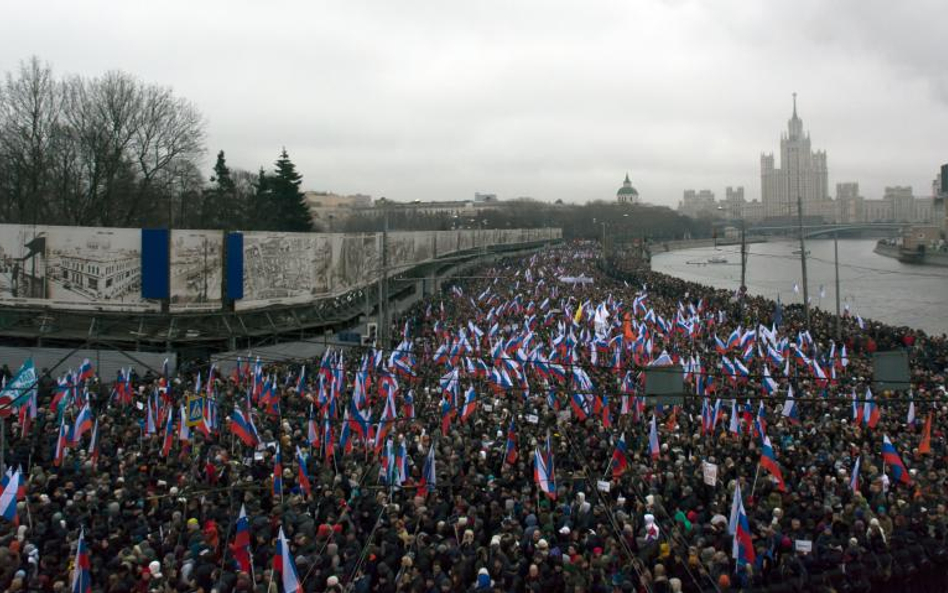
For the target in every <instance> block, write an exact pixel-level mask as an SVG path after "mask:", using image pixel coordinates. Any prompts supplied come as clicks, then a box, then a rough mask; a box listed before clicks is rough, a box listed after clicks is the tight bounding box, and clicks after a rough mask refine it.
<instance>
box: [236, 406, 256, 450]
mask: <svg viewBox="0 0 948 593" xmlns="http://www.w3.org/2000/svg"><path fill="white" fill-rule="evenodd" d="M230 430H231V432H233V433H234V435H235V436H236V437H237V438H239V439H240V440H241V441H243V443H244V444H245V445H247V446H248V447H256V446H257V444H258V443H259V442H260V436H259V435H258V434H257V428H256V427H255V426H254V425H253V420H252V419H250V418H248V417H247V416H245V415H244V413H243V411H242V410H241V409H240V408H234V413H233V414H231V417H230Z"/></svg>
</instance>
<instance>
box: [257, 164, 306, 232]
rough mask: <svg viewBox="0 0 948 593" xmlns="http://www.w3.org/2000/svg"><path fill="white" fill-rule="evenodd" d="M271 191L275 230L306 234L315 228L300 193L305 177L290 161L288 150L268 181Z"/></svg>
mask: <svg viewBox="0 0 948 593" xmlns="http://www.w3.org/2000/svg"><path fill="white" fill-rule="evenodd" d="M267 182H268V185H269V190H270V203H271V205H272V208H273V209H272V211H271V214H272V215H273V216H274V218H275V220H274V222H275V228H274V230H279V231H296V232H306V231H310V230H312V228H313V223H312V217H311V216H310V213H309V208H308V207H307V206H306V202H305V200H304V199H303V192H301V191H300V184H302V182H303V176H302V175H300V174H299V173H297V172H296V165H294V164H293V163H292V162H291V161H290V157H289V155H287V153H286V148H284V149H283V152H281V153H280V158H279V159H277V161H276V169H275V171H274V174H273V176H271V177H270V178H269V179H268V180H267Z"/></svg>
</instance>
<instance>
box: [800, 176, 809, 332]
mask: <svg viewBox="0 0 948 593" xmlns="http://www.w3.org/2000/svg"><path fill="white" fill-rule="evenodd" d="M797 224H798V226H799V230H800V270H801V272H802V273H803V313H804V315H805V317H806V329H807V330H809V329H810V296H809V291H808V290H807V285H806V243H804V241H803V198H801V197H800V194H797Z"/></svg>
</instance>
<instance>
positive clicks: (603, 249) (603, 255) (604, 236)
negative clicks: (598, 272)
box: [602, 223, 606, 265]
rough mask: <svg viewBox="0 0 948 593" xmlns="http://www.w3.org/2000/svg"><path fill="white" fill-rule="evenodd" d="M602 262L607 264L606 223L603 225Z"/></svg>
mask: <svg viewBox="0 0 948 593" xmlns="http://www.w3.org/2000/svg"><path fill="white" fill-rule="evenodd" d="M602 261H603V265H605V262H606V223H602Z"/></svg>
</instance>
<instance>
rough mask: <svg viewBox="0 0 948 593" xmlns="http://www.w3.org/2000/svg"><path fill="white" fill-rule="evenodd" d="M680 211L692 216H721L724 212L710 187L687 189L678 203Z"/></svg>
mask: <svg viewBox="0 0 948 593" xmlns="http://www.w3.org/2000/svg"><path fill="white" fill-rule="evenodd" d="M678 213H679V214H682V215H684V216H688V217H690V218H720V217H722V214H723V213H722V212H719V211H718V204H717V202H716V201H715V200H714V192H713V191H711V190H709V189H702V190H698V191H695V190H693V189H686V190H685V191H684V193H683V194H682V198H681V202H679V203H678Z"/></svg>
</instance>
